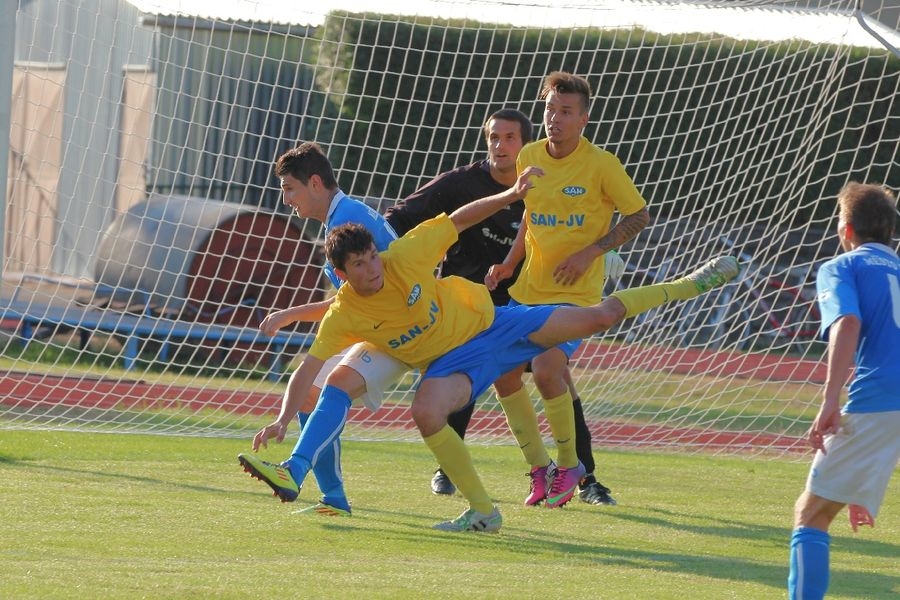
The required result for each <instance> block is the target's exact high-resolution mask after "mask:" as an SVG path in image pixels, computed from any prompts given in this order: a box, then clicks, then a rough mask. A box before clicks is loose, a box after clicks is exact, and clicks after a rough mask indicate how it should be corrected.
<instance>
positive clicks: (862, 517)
mask: <svg viewBox="0 0 900 600" xmlns="http://www.w3.org/2000/svg"><path fill="white" fill-rule="evenodd" d="M847 515H848V516H849V517H850V527H851V528H852V529H853V533H856V530H857V529H859V526H860V525H868V526H869V527H875V518H874V517H873V516H872V515H871V513H869V511H868V510H866V507H864V506H860V505H859V504H850V505H848V506H847Z"/></svg>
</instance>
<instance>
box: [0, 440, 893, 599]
mask: <svg viewBox="0 0 900 600" xmlns="http://www.w3.org/2000/svg"><path fill="white" fill-rule="evenodd" d="M248 448H249V441H240V440H222V439H202V438H169V437H157V436H141V435H130V436H129V435H115V434H106V435H103V434H86V433H69V432H52V431H50V432H29V431H3V433H2V435H0V514H2V516H3V526H2V529H0V531H2V534H0V556H2V568H0V573H2V574H0V598H10V599H18V598H69V599H73V598H74V599H77V598H89V599H91V600H98V599H102V598H273V597H278V598H518V597H522V598H535V597H545V598H616V599H619V600H621V599H627V598H638V599H644V598H647V599H665V598H678V599H679V600H680V599H684V598H691V599H702V598H709V599H721V598H751V599H755V598H760V599H768V598H784V597H786V593H785V591H784V582H785V579H786V577H787V567H786V563H787V545H786V544H787V539H788V536H789V530H790V526H791V512H792V506H793V501H794V499H795V497H796V495H797V493H798V492H799V491H800V489H801V486H802V484H803V480H804V478H805V475H806V468H807V466H806V461H805V460H804V461H798V460H796V459H795V460H791V461H788V460H782V459H764V458H760V457H754V458H752V459H750V458H733V457H732V458H723V457H710V456H703V455H684V454H663V453H649V452H648V453H642V452H633V451H629V452H621V451H616V452H612V451H603V450H602V449H600V450H599V451H598V458H599V459H600V460H601V461H602V464H603V469H602V473H601V480H602V481H603V482H604V483H606V484H607V485H609V486H610V487H612V488H613V491H614V495H615V496H616V497H617V498H618V500H619V506H616V507H607V506H604V507H594V506H588V505H585V504H583V503H580V502H577V501H574V502H572V503H571V504H570V505H569V506H567V507H565V508H563V509H561V510H552V511H551V510H547V509H543V508H526V507H524V506H522V505H521V500H522V498H523V497H524V494H525V492H526V488H527V483H528V482H527V479H526V477H525V476H524V473H525V470H526V469H525V467H524V465H523V464H522V462H521V458H520V455H519V452H518V450H517V449H516V448H515V447H512V446H504V447H485V446H476V447H474V448H473V449H472V452H473V455H474V457H475V460H476V463H477V464H478V466H479V468H480V470H481V473H482V477H483V478H484V480H485V483H486V484H487V487H488V489H489V490H490V491H491V493H492V494H493V495H494V497H495V498H496V499H497V501H498V502H499V503H500V506H501V509H502V511H503V515H504V527H503V530H502V531H501V533H499V534H496V535H491V534H448V533H443V532H437V531H433V530H431V529H430V526H431V525H432V524H434V523H435V522H437V521H439V520H442V519H444V518H447V517H451V516H455V515H456V514H457V513H459V512H460V511H461V510H462V509H463V508H464V502H463V500H462V499H461V498H460V497H458V496H457V497H454V498H445V497H437V496H434V495H432V494H431V493H430V491H429V488H428V480H429V478H430V475H431V471H432V469H433V462H432V459H431V457H430V455H429V453H428V451H427V450H426V448H425V446H424V445H423V444H421V443H388V442H378V443H362V442H349V443H346V444H345V451H344V463H345V475H346V478H347V481H348V492H349V494H350V496H351V499H352V500H353V502H354V515H353V517H352V518H350V519H336V518H326V517H320V516H318V515H308V514H303V515H300V514H293V512H292V511H294V510H297V509H299V508H302V507H304V506H308V505H309V504H310V503H311V502H313V501H314V500H315V499H316V498H317V491H316V489H315V484H314V483H313V480H312V479H310V480H309V481H308V482H307V486H306V487H307V489H305V490H304V492H303V493H302V495H301V499H300V500H298V502H296V503H294V504H281V503H280V502H278V501H277V500H276V499H275V498H273V497H272V496H271V495H270V492H269V488H268V487H266V486H265V485H264V484H262V483H260V482H258V481H256V480H254V479H251V478H250V477H249V476H248V475H247V474H245V473H244V472H243V471H242V470H241V469H240V467H239V466H238V463H237V460H236V455H237V453H239V452H243V451H246V450H247V449H248ZM289 450H290V446H289V445H287V444H285V445H281V446H270V448H269V449H268V450H267V451H266V452H265V453H264V455H263V456H264V458H268V459H271V460H277V459H280V458H283V457H284V456H285V455H286V454H287V453H288V452H289ZM898 497H900V477H895V478H894V480H893V481H892V483H891V489H890V490H889V491H888V494H887V500H886V502H885V506H884V507H883V509H882V512H881V515H880V516H879V520H878V523H877V527H876V528H874V529H871V528H865V529H863V530H862V531H861V532H860V533H857V534H853V533H852V532H851V530H850V527H849V525H848V524H847V521H846V516H845V515H843V514H842V515H841V516H840V517H839V520H838V521H837V522H836V523H835V525H834V527H833V530H832V535H833V541H832V584H831V589H830V592H831V593H830V595H829V598H846V599H850V598H854V599H858V598H866V599H876V598H896V597H898V594H900V571H898V569H897V565H898V557H900V514H898V513H900V510H898V509H900V505H898V504H897V501H896V499H897V498H898Z"/></svg>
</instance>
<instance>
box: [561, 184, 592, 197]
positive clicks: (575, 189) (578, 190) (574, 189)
mask: <svg viewBox="0 0 900 600" xmlns="http://www.w3.org/2000/svg"><path fill="white" fill-rule="evenodd" d="M562 193H563V194H565V195H566V196H570V197H572V198H575V197H576V196H584V195H585V194H587V189H585V188H583V187H581V186H580V185H567V186H566V187H564V188H563V189H562Z"/></svg>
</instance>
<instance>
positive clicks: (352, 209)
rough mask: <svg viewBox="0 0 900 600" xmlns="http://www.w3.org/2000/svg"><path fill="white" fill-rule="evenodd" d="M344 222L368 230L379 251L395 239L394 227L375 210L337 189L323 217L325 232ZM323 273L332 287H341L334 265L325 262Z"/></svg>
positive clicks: (385, 248)
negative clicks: (355, 224)
mask: <svg viewBox="0 0 900 600" xmlns="http://www.w3.org/2000/svg"><path fill="white" fill-rule="evenodd" d="M345 223H358V224H360V225H362V226H363V227H365V228H366V229H368V230H369V233H371V234H372V237H374V238H375V248H377V249H378V251H379V252H382V251H384V250H387V247H388V246H389V245H390V244H391V242H393V241H394V240H396V239H397V234H396V232H395V231H394V228H393V227H391V226H390V224H389V223H388V222H387V221H386V220H385V218H384V217H383V216H381V215H380V214H379V213H378V212H377V211H375V210H373V209H371V208H369V207H368V206H367V205H365V204H364V203H362V202H360V201H359V200H354V199H353V198H351V197H349V196H347V195H346V194H345V193H344V192H341V191H338V193H337V194H336V195H335V197H334V199H332V201H331V206H330V207H328V216H327V217H326V218H325V233H326V234H327V233H328V231H329V230H330V229H333V228H334V227H338V226H339V225H344V224H345ZM325 274H326V275H327V276H328V279H330V280H331V283H332V284H333V285H334V287H336V288H339V287H341V283H342V281H341V278H340V277H338V276H337V273H335V272H334V267H333V266H332V264H331V263H330V262H326V263H325Z"/></svg>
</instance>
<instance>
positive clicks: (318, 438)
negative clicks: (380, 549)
mask: <svg viewBox="0 0 900 600" xmlns="http://www.w3.org/2000/svg"><path fill="white" fill-rule="evenodd" d="M350 404H351V400H350V396H349V395H347V394H346V393H345V392H344V391H342V390H340V389H338V388H336V387H333V386H330V385H326V386H325V387H324V388H322V393H321V394H320V395H319V402H318V404H317V405H316V409H315V410H314V411H313V412H312V413H310V414H309V415H308V416H306V418H305V419H304V415H301V414H298V419H300V422H301V427H302V430H301V432H300V439H299V440H297V445H296V446H294V451H293V452H292V453H291V457H290V458H289V459H288V460H287V461H285V464H286V465H287V467H288V469H289V470H290V472H291V476H292V477H293V478H294V481H296V482H297V484H298V485H300V484H301V483H302V482H303V480H304V479H305V478H306V475H307V474H308V473H309V471H310V469H312V470H313V473H314V474H315V476H316V482H317V483H318V485H319V489H320V490H321V491H322V494H323V495H324V498H323V500H325V501H326V502H327V503H328V504H331V505H332V506H336V507H338V508H342V509H344V510H349V508H350V504H349V503H348V502H347V498H346V494H345V493H344V481H343V475H342V473H341V462H340V458H341V452H340V449H341V442H340V435H341V432H342V431H343V430H344V423H345V422H346V421H347V413H348V412H349V411H350ZM304 421H305V422H304Z"/></svg>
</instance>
